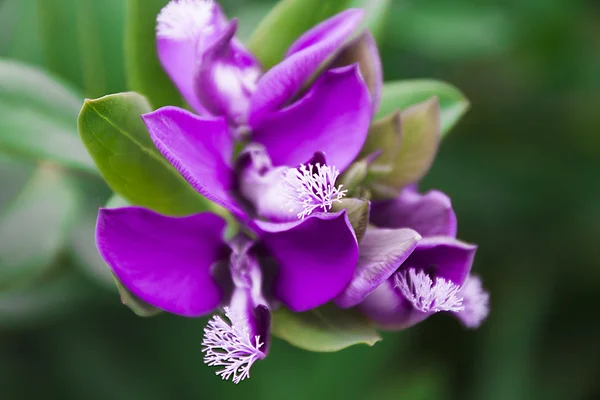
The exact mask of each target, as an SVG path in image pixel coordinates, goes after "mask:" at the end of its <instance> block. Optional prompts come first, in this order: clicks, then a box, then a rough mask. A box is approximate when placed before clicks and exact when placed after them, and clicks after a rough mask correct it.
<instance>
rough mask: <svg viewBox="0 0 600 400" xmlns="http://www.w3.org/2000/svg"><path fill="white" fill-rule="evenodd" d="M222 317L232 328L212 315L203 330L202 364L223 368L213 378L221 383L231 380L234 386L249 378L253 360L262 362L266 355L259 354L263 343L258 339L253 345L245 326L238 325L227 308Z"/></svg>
mask: <svg viewBox="0 0 600 400" xmlns="http://www.w3.org/2000/svg"><path fill="white" fill-rule="evenodd" d="M225 316H226V317H227V318H228V319H229V321H230V322H231V325H229V324H228V323H227V322H225V321H224V320H223V319H222V318H221V317H220V316H218V315H215V316H213V318H212V319H211V320H210V321H209V322H208V326H207V327H206V328H204V339H203V340H202V345H203V346H205V347H204V348H203V349H202V352H203V353H205V354H204V362H205V363H206V364H207V365H208V366H209V367H213V366H223V367H224V368H223V369H221V370H218V371H217V372H216V374H217V375H219V376H221V378H222V379H224V380H227V379H229V378H232V381H233V383H239V382H240V381H242V380H244V379H246V378H250V368H251V367H252V364H254V362H255V361H256V360H260V359H263V358H265V356H266V355H265V353H263V352H262V351H260V347H261V346H263V344H264V343H261V342H260V336H255V337H254V343H252V340H251V339H250V333H249V328H248V326H246V325H245V324H240V321H241V320H240V319H239V318H237V316H235V315H233V314H232V312H231V310H230V309H229V307H225ZM240 325H242V326H241V327H240Z"/></svg>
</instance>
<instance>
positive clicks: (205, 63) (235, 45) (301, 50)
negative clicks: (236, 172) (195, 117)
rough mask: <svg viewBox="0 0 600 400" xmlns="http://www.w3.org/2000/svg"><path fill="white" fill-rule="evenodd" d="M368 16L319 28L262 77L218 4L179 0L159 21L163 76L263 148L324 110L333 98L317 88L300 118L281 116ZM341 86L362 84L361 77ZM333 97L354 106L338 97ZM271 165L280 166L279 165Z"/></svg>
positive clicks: (343, 16)
mask: <svg viewBox="0 0 600 400" xmlns="http://www.w3.org/2000/svg"><path fill="white" fill-rule="evenodd" d="M363 14H364V12H363V11H362V10H360V9H350V10H346V11H344V12H342V13H340V14H338V15H336V16H334V17H332V18H330V19H328V20H326V21H324V22H322V23H321V24H319V25H317V26H315V27H314V28H313V29H311V30H309V31H308V32H306V33H305V34H304V35H302V36H301V37H299V38H298V39H297V40H296V41H295V42H294V43H293V44H292V45H291V46H290V48H289V50H288V52H287V54H286V56H285V58H284V60H283V61H282V62H281V63H280V64H278V65H276V66H274V67H273V68H271V69H270V70H269V71H266V72H265V73H264V74H263V72H262V70H261V67H260V65H259V63H258V61H257V60H256V58H255V57H254V56H253V55H252V54H251V53H250V52H249V51H248V50H247V49H246V48H245V47H244V46H243V44H242V43H241V42H240V41H239V40H238V39H236V37H235V33H236V30H237V21H236V20H235V19H234V20H231V21H228V20H227V18H226V17H225V15H224V13H223V11H222V10H221V8H220V7H219V5H218V4H216V3H215V2H213V1H210V0H173V1H171V2H170V3H169V4H168V5H167V6H166V7H164V8H163V10H162V11H161V13H160V15H159V16H158V19H157V29H156V34H157V50H158V55H159V58H160V60H161V63H162V65H163V67H164V69H165V70H166V71H167V73H168V74H169V76H170V77H171V79H172V80H173V82H174V83H175V84H176V85H177V87H178V88H179V90H180V92H181V93H182V94H183V96H184V98H185V99H186V101H187V102H188V103H189V104H190V105H191V106H192V107H193V108H194V110H195V111H196V112H197V113H198V114H199V115H203V116H210V115H213V116H225V117H227V119H228V121H229V123H230V124H232V125H233V126H240V125H247V124H248V125H249V126H250V128H251V130H252V132H253V138H254V140H255V141H257V142H259V143H263V144H265V141H269V140H276V136H281V135H278V132H279V128H280V127H281V126H293V124H290V122H292V121H290V119H292V120H293V118H294V116H297V115H307V114H308V113H307V112H306V109H311V110H316V109H318V108H319V105H320V104H321V101H320V99H321V96H324V95H327V94H329V91H328V90H327V89H328V88H327V82H326V81H321V82H317V83H316V84H315V85H316V87H315V92H316V94H313V95H312V96H305V97H303V98H302V99H300V100H299V103H300V104H298V105H297V106H296V105H295V107H296V110H295V111H294V110H289V111H288V112H286V113H280V112H279V111H281V108H282V107H284V106H287V105H289V104H290V103H291V102H292V101H293V100H295V97H296V96H298V95H299V94H301V92H302V90H303V86H304V85H305V84H306V83H307V81H308V80H309V79H310V78H312V77H313V76H314V75H315V74H316V73H317V72H318V70H319V68H320V67H322V66H323V65H324V63H325V62H326V61H327V60H329V59H330V58H332V57H333V56H335V55H336V54H337V53H338V52H339V51H340V50H341V48H342V45H343V44H344V43H345V42H346V40H347V39H349V37H350V35H351V34H352V33H353V32H354V31H355V30H356V28H357V27H358V25H359V23H360V21H361V19H362V17H363ZM342 71H343V69H342ZM340 79H345V80H346V81H351V80H353V79H354V80H356V79H360V78H358V73H357V72H356V71H355V72H352V73H349V74H348V75H345V76H344V77H343V78H342V77H340ZM346 94H349V93H346ZM330 96H331V97H332V98H337V99H338V100H340V101H344V100H348V99H347V98H346V96H344V93H340V92H332V93H330ZM315 98H316V99H318V100H317V101H316V102H315ZM368 101H369V102H370V100H368ZM315 103H316V105H315ZM298 108H300V110H297V109H298ZM326 111H328V112H331V111H332V110H331V109H330V110H326ZM269 128H270V129H269ZM307 130H308V129H306V130H304V132H306V131H307ZM279 142H281V139H279ZM288 149H289V150H292V149H293V146H290V147H289V148H288ZM323 151H325V150H323ZM273 161H274V162H275V163H276V164H279V160H278V159H274V160H273ZM296 161H297V163H298V162H300V161H298V160H296ZM340 168H341V167H340Z"/></svg>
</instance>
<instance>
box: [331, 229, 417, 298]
mask: <svg viewBox="0 0 600 400" xmlns="http://www.w3.org/2000/svg"><path fill="white" fill-rule="evenodd" d="M420 239H421V236H420V235H419V234H418V233H417V232H415V231H413V230H412V229H377V228H371V229H368V230H367V234H366V235H365V237H364V238H363V240H362V241H361V242H360V246H359V249H360V257H359V259H358V265H357V266H356V271H355V272H354V277H353V278H352V281H351V282H350V284H349V285H348V286H347V287H346V288H345V289H344V291H343V292H342V293H341V294H340V295H339V296H338V297H336V299H335V303H336V304H337V305H338V306H339V307H341V308H350V307H354V306H356V305H357V304H359V303H360V302H362V301H363V300H364V299H365V297H367V295H369V293H371V292H372V291H374V290H375V289H376V288H377V287H378V286H380V285H381V284H382V283H383V282H385V281H386V280H387V279H389V278H390V277H391V276H392V274H393V273H394V272H396V271H397V270H398V268H399V267H400V265H402V263H403V262H404V261H405V260H406V259H407V258H408V256H410V254H411V253H412V252H413V250H414V249H415V247H416V246H417V243H418V242H419V240H420Z"/></svg>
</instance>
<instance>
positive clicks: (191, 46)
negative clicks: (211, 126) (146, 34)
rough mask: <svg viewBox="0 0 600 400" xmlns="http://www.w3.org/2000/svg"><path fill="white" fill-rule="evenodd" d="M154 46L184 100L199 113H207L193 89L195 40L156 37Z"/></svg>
mask: <svg viewBox="0 0 600 400" xmlns="http://www.w3.org/2000/svg"><path fill="white" fill-rule="evenodd" d="M156 48H157V51H158V57H159V59H160V62H161V64H162V66H163V68H164V70H165V71H166V72H167V74H168V75H169V77H170V78H171V80H172V81H173V83H174V84H175V86H177V89H179V92H180V93H181V95H182V96H183V98H184V99H185V101H186V102H187V103H188V104H189V105H190V107H192V109H193V110H194V111H196V113H198V114H199V115H209V113H208V111H207V110H206V109H205V108H204V106H203V105H202V103H200V100H199V99H198V97H197V96H196V91H195V89H194V87H195V84H194V75H195V74H196V69H197V61H196V57H197V54H196V45H195V41H194V40H191V39H189V40H171V39H161V38H158V39H157V41H156Z"/></svg>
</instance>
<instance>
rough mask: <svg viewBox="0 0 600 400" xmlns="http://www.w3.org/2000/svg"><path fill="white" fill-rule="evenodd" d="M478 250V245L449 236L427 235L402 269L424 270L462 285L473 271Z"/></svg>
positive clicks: (432, 276) (431, 274)
mask: <svg viewBox="0 0 600 400" xmlns="http://www.w3.org/2000/svg"><path fill="white" fill-rule="evenodd" d="M476 250H477V246H475V245H472V244H469V243H465V242H461V241H460V240H457V239H455V238H452V237H449V236H433V237H426V238H423V239H422V240H421V241H420V242H419V244H417V247H416V248H415V251H414V252H413V253H412V254H411V255H410V257H409V258H408V259H407V260H406V261H405V262H404V264H402V269H403V270H408V269H410V268H415V269H416V270H424V271H427V272H428V273H429V275H430V276H431V278H432V279H434V278H438V277H439V278H444V279H446V280H449V281H451V282H453V283H454V284H456V285H458V286H462V285H463V283H464V282H465V280H466V279H467V277H468V276H469V272H470V271H471V266H472V265H473V259H474V258H475V251H476Z"/></svg>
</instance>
